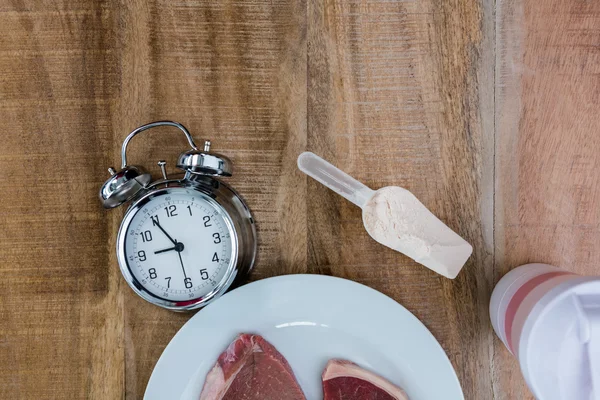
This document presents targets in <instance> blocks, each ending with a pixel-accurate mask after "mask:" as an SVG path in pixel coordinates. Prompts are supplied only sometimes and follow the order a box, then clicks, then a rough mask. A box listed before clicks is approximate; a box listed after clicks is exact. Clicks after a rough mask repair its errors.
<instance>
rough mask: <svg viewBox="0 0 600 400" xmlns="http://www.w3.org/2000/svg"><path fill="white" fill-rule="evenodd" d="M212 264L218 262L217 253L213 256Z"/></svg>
mask: <svg viewBox="0 0 600 400" xmlns="http://www.w3.org/2000/svg"><path fill="white" fill-rule="evenodd" d="M212 260H213V262H219V256H218V255H217V252H215V255H214V256H213V259H212Z"/></svg>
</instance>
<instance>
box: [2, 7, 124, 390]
mask: <svg viewBox="0 0 600 400" xmlns="http://www.w3.org/2000/svg"><path fill="white" fill-rule="evenodd" d="M115 24H116V15H115V12H114V10H113V9H112V8H111V7H109V6H108V5H107V4H102V3H97V2H94V3H90V2H86V1H72V2H54V3H53V4H52V7H48V6H47V5H46V6H42V7H40V6H39V5H38V4H34V3H33V2H16V3H14V4H11V5H7V4H6V3H3V4H2V5H0V71H2V73H1V74H0V114H1V115H2V118H1V119H0V132H2V146H0V169H1V170H2V177H1V178H0V182H1V184H2V187H3V188H4V190H2V191H1V192H0V204H2V208H1V209H0V226H1V227H2V228H1V229H0V257H1V258H2V267H1V269H2V279H1V280H0V296H1V299H0V318H1V319H2V324H0V344H1V345H0V358H1V359H2V360H3V362H2V364H1V365H0V397H1V398H4V399H18V398H21V399H25V398H118V397H120V396H121V393H122V392H123V385H124V381H123V377H122V375H123V367H124V358H123V352H122V348H123V346H122V337H123V335H122V333H123V320H122V310H121V308H120V307H119V298H118V297H119V296H118V290H117V289H118V287H119V285H120V283H119V280H118V276H117V275H116V274H115V273H114V271H115V270H114V269H107V265H109V261H110V257H109V252H108V251H107V249H108V247H107V244H108V243H109V242H110V241H112V240H114V236H113V232H114V229H115V226H114V225H113V224H112V223H111V221H110V220H108V219H106V218H105V216H104V213H103V212H102V211H101V209H100V208H99V207H98V205H99V204H98V201H97V192H98V187H99V186H98V185H100V184H101V182H102V181H103V180H104V179H105V177H104V171H105V166H106V163H107V154H110V153H111V152H112V149H113V146H114V141H113V136H112V129H111V101H112V100H113V99H114V98H116V97H117V96H118V69H117V68H115V66H116V54H115V47H116V38H115V37H114V35H112V33H111V32H112V29H113V28H114V26H115Z"/></svg>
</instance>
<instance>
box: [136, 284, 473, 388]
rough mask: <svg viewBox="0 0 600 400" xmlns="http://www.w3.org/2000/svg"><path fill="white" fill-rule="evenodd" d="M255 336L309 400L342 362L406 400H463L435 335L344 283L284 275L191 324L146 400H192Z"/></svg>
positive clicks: (160, 366) (375, 295) (224, 301)
mask: <svg viewBox="0 0 600 400" xmlns="http://www.w3.org/2000/svg"><path fill="white" fill-rule="evenodd" d="M242 332H247V333H258V334H260V335H262V336H263V337H264V338H265V339H267V340H268V341H269V342H271V343H272V344H273V345H274V346H275V347H276V348H277V349H278V350H279V351H280V352H281V353H282V354H283V355H284V357H285V358H286V359H287V360H288V361H289V363H290V365H291V366H292V369H293V370H294V373H295V374H296V377H297V378H298V382H299V383H300V386H302V389H303V390H304V392H305V394H306V396H307V399H309V400H313V399H321V398H322V391H321V372H322V371H323V368H324V367H325V364H326V363H327V361H328V360H329V359H331V358H344V359H347V360H350V361H353V362H355V363H357V364H359V365H360V366H362V367H364V368H368V369H370V370H372V371H373V372H375V373H377V374H379V375H381V376H383V377H385V378H387V379H389V380H390V381H392V382H394V383H395V384H397V385H399V386H401V387H402V388H404V390H406V392H407V393H408V395H409V397H410V398H411V400H426V399H427V400H431V399H446V400H458V399H464V397H463V394H462V390H461V388H460V384H459V382H458V378H457V377H456V374H455V372H454V370H453V368H452V365H451V364H450V361H449V360H448V358H447V357H446V354H445V353H444V350H442V348H441V347H440V345H439V344H438V342H437V341H436V340H435V338H434V337H433V335H432V334H431V333H430V332H429V331H428V330H427V328H426V327H425V326H424V325H423V324H422V323H421V322H420V321H419V320H418V319H417V318H416V317H415V316H414V315H412V314H411V313H410V312H409V311H408V310H406V309H405V308H404V307H402V306H401V305H400V304H398V303H396V302H395V301H394V300H392V299H390V298H389V297H387V296H385V295H383V294H382V293H379V292H377V291H375V290H373V289H370V288H368V287H366V286H363V285H361V284H358V283H356V282H352V281H348V280H345V279H339V278H333V277H328V276H319V275H288V276H280V277H276V278H270V279H265V280H261V281H257V282H254V283H251V284H249V285H246V286H243V287H241V288H239V289H236V290H234V291H232V292H230V293H228V294H226V295H224V296H223V297H222V298H220V299H219V300H217V301H215V302H214V303H212V304H210V305H209V306H208V307H206V308H204V309H203V310H202V311H200V312H198V313H197V314H196V315H195V316H194V317H192V318H191V319H190V320H189V321H188V322H187V323H186V324H185V325H184V326H183V327H182V328H181V330H180V331H179V332H178V333H177V334H176V335H175V337H173V339H172V340H171V343H169V345H168V346H167V348H166V349H165V351H164V352H163V354H162V356H161V357H160V359H159V360H158V362H157V363H156V367H155V368H154V371H153V372H152V376H151V377H150V381H149V382H148V386H147V388H146V394H145V395H144V398H145V399H146V400H164V399H180V400H198V398H199V395H200V391H201V390H202V385H203V383H204V377H205V376H206V374H207V372H208V371H209V370H210V369H211V368H212V366H213V365H214V363H215V361H216V359H217V357H218V356H219V354H221V352H222V351H223V350H225V348H226V347H227V345H229V343H230V342H231V341H232V340H233V339H235V337H236V336H237V334H239V333H242Z"/></svg>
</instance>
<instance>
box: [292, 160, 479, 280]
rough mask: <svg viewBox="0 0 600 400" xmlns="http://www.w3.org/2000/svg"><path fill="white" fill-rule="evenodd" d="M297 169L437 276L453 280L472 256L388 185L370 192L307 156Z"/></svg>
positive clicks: (382, 240)
mask: <svg viewBox="0 0 600 400" xmlns="http://www.w3.org/2000/svg"><path fill="white" fill-rule="evenodd" d="M298 168H300V170H301V171H302V172H304V173H305V174H307V175H308V176H310V177H312V178H314V179H315V180H317V181H319V182H321V183H322V184H323V185H325V186H327V187H328V188H329V189H331V190H333V191H334V192H336V193H338V194H340V195H342V196H343V197H345V198H346V199H347V200H350V201H351V202H352V203H354V204H356V205H357V206H359V207H360V208H362V210H363V213H362V216H363V223H364V225H365V228H366V229H367V232H368V233H369V235H371V237H372V238H373V239H375V240H376V241H378V242H379V243H381V244H383V245H385V246H388V247H390V248H392V249H394V250H396V251H399V252H401V253H403V254H405V255H407V256H409V257H410V258H412V259H413V260H415V261H416V262H418V263H420V264H423V265H424V266H426V267H427V268H429V269H431V270H433V271H435V272H437V273H438V274H441V275H443V276H445V277H447V278H450V279H454V278H456V275H458V273H459V272H460V270H461V268H462V267H463V266H464V264H465V262H466V261H467V259H468V258H469V256H470V255H471V253H472V252H473V247H471V245H470V244H469V243H467V242H466V241H465V240H464V239H463V238H461V237H460V236H458V235H457V234H456V233H455V232H454V231H453V230H452V229H450V228H449V227H448V226H446V225H445V224H444V223H443V222H442V221H440V220H439V219H438V218H437V217H436V216H435V215H433V213H432V212H431V211H429V210H428V209H427V207H425V206H424V205H423V203H421V202H420V201H419V200H418V199H417V198H416V197H415V196H414V195H413V194H412V193H411V192H409V191H408V190H406V189H403V188H401V187H397V186H387V187H384V188H381V189H379V190H377V191H374V190H372V189H370V188H368V187H367V186H365V185H363V184H362V183H360V182H359V181H357V180H356V179H354V178H352V177H351V176H349V175H348V174H346V173H345V172H343V171H341V170H339V169H338V168H336V167H334V166H333V165H331V164H329V163H328V162H327V161H325V160H323V159H322V158H321V157H319V156H317V155H315V154H313V153H310V152H304V153H302V154H300V156H299V157H298Z"/></svg>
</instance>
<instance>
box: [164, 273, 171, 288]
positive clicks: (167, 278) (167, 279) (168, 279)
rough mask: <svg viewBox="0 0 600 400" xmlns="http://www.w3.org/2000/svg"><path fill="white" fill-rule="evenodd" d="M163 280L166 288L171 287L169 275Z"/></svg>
mask: <svg viewBox="0 0 600 400" xmlns="http://www.w3.org/2000/svg"><path fill="white" fill-rule="evenodd" d="M165 281H167V289H168V288H170V287H171V277H170V276H167V277H166V278H165Z"/></svg>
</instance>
